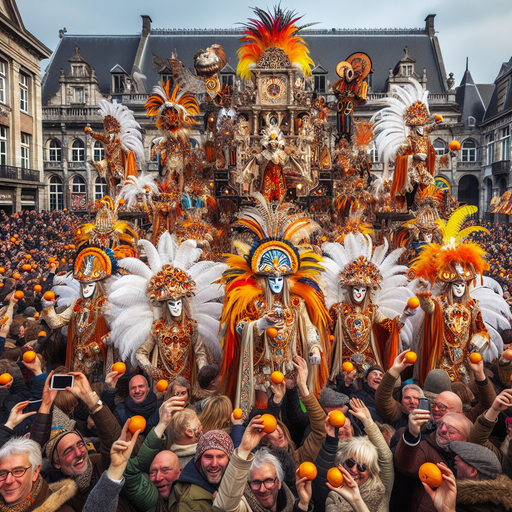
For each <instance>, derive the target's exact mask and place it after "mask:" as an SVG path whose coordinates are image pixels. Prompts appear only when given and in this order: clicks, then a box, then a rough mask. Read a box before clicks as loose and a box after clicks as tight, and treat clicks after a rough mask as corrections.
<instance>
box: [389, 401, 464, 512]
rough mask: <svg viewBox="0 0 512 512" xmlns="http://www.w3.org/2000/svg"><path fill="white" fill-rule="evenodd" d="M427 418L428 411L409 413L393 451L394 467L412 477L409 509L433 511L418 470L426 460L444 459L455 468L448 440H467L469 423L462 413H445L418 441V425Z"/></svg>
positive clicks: (418, 511)
mask: <svg viewBox="0 0 512 512" xmlns="http://www.w3.org/2000/svg"><path fill="white" fill-rule="evenodd" d="M429 420H430V413H429V412H428V411H424V410H421V409H416V410H414V411H412V412H411V413H410V414H409V426H408V427H407V428H406V429H405V431H404V432H403V434H402V435H401V437H400V441H399V442H398V445H397V447H396V451H395V457H394V460H395V470H396V471H398V472H399V473H401V474H403V475H405V476H408V477H409V478H411V479H413V482H412V486H413V487H412V489H411V493H410V494H411V499H410V502H409V511H410V512H413V511H414V512H424V511H434V510H435V508H434V506H433V504H432V501H431V500H430V498H429V496H428V495H427V494H426V493H425V490H424V489H423V486H422V485H421V481H420V479H419V477H418V470H419V468H420V466H421V465H422V464H423V463H425V462H433V463H437V462H443V463H445V464H446V465H447V466H449V467H454V457H455V454H454V453H453V452H452V451H450V442H452V441H467V440H468V437H469V433H470V431H471V427H472V423H471V421H470V420H469V419H468V418H466V417H465V416H464V415H462V414H460V413H456V412H449V413H446V414H445V415H444V416H443V417H442V418H440V419H439V422H438V423H437V429H436V431H435V432H432V433H431V434H430V435H429V436H428V437H427V438H426V439H425V440H424V441H421V428H422V427H423V425H425V424H426V423H427V422H428V421H429Z"/></svg>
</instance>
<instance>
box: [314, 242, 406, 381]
mask: <svg viewBox="0 0 512 512" xmlns="http://www.w3.org/2000/svg"><path fill="white" fill-rule="evenodd" d="M388 248H389V245H388V242H387V240H386V239H384V244H383V245H380V246H378V247H376V248H375V251H373V243H372V239H371V238H370V237H369V236H368V235H366V236H364V235H363V234H361V233H358V234H353V233H350V234H348V235H347V236H346V237H345V239H344V243H343V245H342V244H339V243H330V242H326V243H324V244H323V245H322V251H323V254H324V267H325V269H326V272H325V274H324V275H323V280H324V282H325V284H326V291H325V300H326V303H327V306H328V307H329V314H330V316H331V321H332V326H333V334H334V340H333V347H332V365H331V374H330V378H331V379H335V378H336V377H337V375H339V374H340V373H341V371H342V364H343V362H344V361H350V362H351V363H352V364H353V365H354V368H355V370H356V373H355V378H360V377H363V376H364V373H365V372H366V371H367V370H368V369H369V368H371V367H372V366H375V365H379V366H380V367H382V368H383V369H384V370H386V369H387V368H389V367H390V366H391V365H392V364H393V361H394V359H395V357H396V356H397V355H398V353H399V352H400V350H401V345H400V335H399V333H400V331H403V332H402V333H401V334H402V338H405V339H402V345H409V344H410V342H411V341H412V338H413V330H412V326H411V325H410V323H409V322H406V321H407V318H408V317H409V316H411V315H413V314H414V313H415V310H414V309H411V308H409V307H407V300H408V299H409V298H410V297H412V296H413V292H412V291H411V290H410V289H409V288H408V287H407V284H408V279H407V275H406V272H407V267H406V266H404V265H399V264H398V259H399V258H400V255H401V254H402V252H403V251H404V250H403V249H395V250H394V251H392V252H391V253H390V254H387V252H388ZM386 254H387V256H386Z"/></svg>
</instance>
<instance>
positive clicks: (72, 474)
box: [31, 372, 121, 512]
mask: <svg viewBox="0 0 512 512" xmlns="http://www.w3.org/2000/svg"><path fill="white" fill-rule="evenodd" d="M52 374H53V372H52V373H51V374H50V375H49V376H48V379H47V380H46V384H45V388H44V390H43V401H42V403H41V407H40V408H39V412H38V413H37V414H36V415H35V416H34V426H33V428H32V433H31V436H32V439H34V440H35V441H38V442H39V444H40V445H41V446H43V445H44V451H45V452H46V457H47V458H48V461H49V462H50V463H51V465H52V466H53V468H55V469H58V470H59V471H60V473H61V476H62V477H63V478H66V477H67V478H72V479H73V480H74V481H75V482H76V484H77V486H78V493H77V494H76V495H75V496H73V498H71V500H70V501H69V503H68V504H69V505H70V506H71V507H72V508H73V510H75V512H79V511H81V510H82V508H83V506H84V504H85V502H86V500H87V497H88V495H89V492H90V491H91V490H92V488H93V487H94V486H95V485H96V483H97V482H98V480H99V479H100V477H101V475H102V473H103V472H104V471H105V470H106V469H108V467H109V465H110V449H111V448H112V445H113V444H114V442H115V441H116V440H117V439H118V438H119V436H120V435H121V427H120V425H119V423H118V422H117V421H116V419H115V417H114V415H113V414H112V412H111V411H110V409H109V408H108V407H105V406H104V405H103V404H102V402H101V400H100V399H99V397H98V395H97V394H96V393H95V392H94V391H92V389H91V385H90V384H89V381H88V380H87V377H86V376H85V375H84V374H83V373H79V372H73V373H71V374H70V375H73V376H74V377H75V381H74V384H73V387H72V388H69V387H68V388H67V390H68V391H70V392H71V393H73V394H74V395H75V396H76V397H77V398H79V399H80V400H82V401H83V402H84V404H85V405H86V406H87V408H88V409H89V414H90V416H91V418H92V419H93V421H94V423H95V425H96V429H97V431H98V437H99V440H100V450H99V451H100V453H99V454H94V455H90V456H89V454H88V452H87V446H86V443H85V441H84V439H83V437H82V434H81V433H80V432H78V431H77V430H71V431H66V430H58V429H54V430H51V425H52V414H51V412H50V411H51V407H52V403H53V400H54V399H55V396H56V395H57V392H56V391H53V390H50V385H49V383H50V379H51V376H52Z"/></svg>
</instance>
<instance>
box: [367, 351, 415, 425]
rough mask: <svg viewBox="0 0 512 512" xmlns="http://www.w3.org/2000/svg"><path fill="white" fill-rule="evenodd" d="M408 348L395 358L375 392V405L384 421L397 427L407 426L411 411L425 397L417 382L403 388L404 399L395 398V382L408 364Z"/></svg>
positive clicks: (409, 364)
mask: <svg viewBox="0 0 512 512" xmlns="http://www.w3.org/2000/svg"><path fill="white" fill-rule="evenodd" d="M407 352H409V351H408V350H406V351H405V352H402V353H401V354H398V356H397V357H396V358H395V360H394V362H393V366H391V368H390V369H389V370H388V371H387V372H386V373H385V374H384V377H383V378H382V382H381V383H380V385H379V387H378V388H377V390H376V392H375V406H376V408H377V413H378V414H379V416H380V417H381V418H382V421H384V422H385V423H389V424H390V425H392V426H393V427H394V428H395V429H397V430H398V429H399V428H401V427H406V426H407V423H408V420H409V413H411V412H412V411H414V409H417V408H418V403H419V399H420V398H422V397H423V391H422V390H421V388H420V387H419V386H416V385H415V384H407V385H406V386H404V388H403V389H402V401H401V402H398V401H396V400H395V399H394V398H393V390H394V388H395V383H396V381H397V380H398V378H399V377H400V374H401V373H402V372H403V371H404V370H405V368H407V367H408V366H412V365H413V364H414V363H408V362H407V361H406V359H405V354H406V353H407Z"/></svg>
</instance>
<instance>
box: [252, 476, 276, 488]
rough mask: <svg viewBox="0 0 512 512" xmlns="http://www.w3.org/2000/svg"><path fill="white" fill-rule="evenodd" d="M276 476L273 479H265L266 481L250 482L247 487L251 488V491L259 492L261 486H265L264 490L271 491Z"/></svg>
mask: <svg viewBox="0 0 512 512" xmlns="http://www.w3.org/2000/svg"><path fill="white" fill-rule="evenodd" d="M276 480H277V476H276V477H275V478H267V479H266V480H253V481H252V482H249V485H250V486H251V489H252V490H253V491H259V490H260V488H261V484H263V485H264V486H265V489H267V490H268V491H270V489H273V488H274V486H275V485H276Z"/></svg>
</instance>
